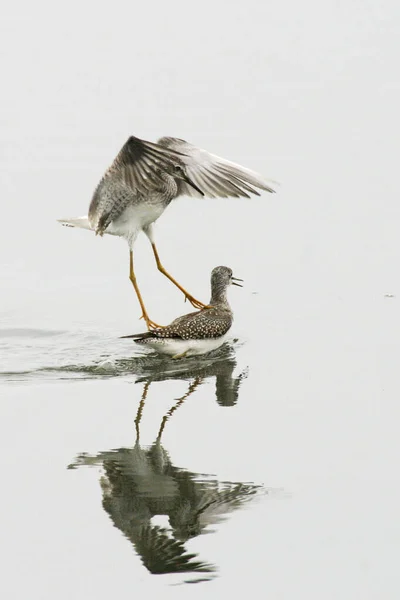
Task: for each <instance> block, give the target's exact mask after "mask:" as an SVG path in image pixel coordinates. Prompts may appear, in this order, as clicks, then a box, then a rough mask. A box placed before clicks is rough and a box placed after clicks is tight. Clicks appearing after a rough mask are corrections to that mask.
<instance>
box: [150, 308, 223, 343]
mask: <svg viewBox="0 0 400 600" xmlns="http://www.w3.org/2000/svg"><path fill="white" fill-rule="evenodd" d="M232 322H233V317H232V313H231V312H230V311H226V312H224V313H221V312H220V311H218V313H217V312H216V311H214V310H213V309H212V308H203V309H202V310H200V311H198V312H193V313H189V314H187V315H183V316H182V317H178V318H177V319H175V320H174V321H172V323H171V324H170V325H168V326H167V327H164V328H162V329H155V330H153V331H151V332H150V333H151V335H152V337H158V338H178V339H182V340H187V339H197V340H201V339H210V338H218V337H220V336H221V335H225V333H227V332H228V331H229V329H230V328H231V326H232Z"/></svg>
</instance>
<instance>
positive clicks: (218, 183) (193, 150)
mask: <svg viewBox="0 0 400 600" xmlns="http://www.w3.org/2000/svg"><path fill="white" fill-rule="evenodd" d="M157 144H158V145H159V146H163V147H164V148H166V149H167V150H174V151H176V152H179V158H180V161H181V163H183V165H184V167H185V172H186V174H187V176H188V177H189V179H191V180H192V181H193V182H194V183H195V184H196V185H197V186H198V187H199V188H200V189H201V190H202V191H203V192H204V194H205V195H206V196H209V197H210V198H217V197H225V198H226V197H245V198H248V197H249V196H248V194H247V192H249V193H251V194H256V195H258V196H259V195H260V192H259V191H258V190H265V191H267V192H271V193H272V192H274V189H273V188H272V187H271V185H270V183H269V182H268V180H267V179H265V178H264V177H263V176H262V175H260V174H259V173H256V172H255V171H252V170H251V169H247V168H246V167H242V166H241V165H238V164H236V163H234V162H231V161H229V160H226V159H225V158H221V157H219V156H216V155H215V154H210V153H209V152H206V151H205V150H202V149H201V148H197V147H196V146H193V145H192V144H189V143H188V142H186V141H185V140H181V139H179V138H171V137H164V138H161V139H159V140H158V142H157ZM177 183H178V186H179V192H180V194H185V195H189V196H197V197H198V196H199V193H198V192H196V190H194V189H193V188H191V187H190V186H189V185H187V184H186V183H185V182H183V181H177ZM257 188H258V189H257Z"/></svg>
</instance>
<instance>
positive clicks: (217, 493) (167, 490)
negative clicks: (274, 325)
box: [69, 361, 262, 577]
mask: <svg viewBox="0 0 400 600" xmlns="http://www.w3.org/2000/svg"><path fill="white" fill-rule="evenodd" d="M228 363H229V361H228ZM233 363H234V364H233V365H232V364H227V363H226V362H225V363H224V364H223V365H222V364H219V365H217V364H216V365H215V368H214V370H213V369H211V367H209V368H205V365H204V363H203V365H202V367H201V369H200V371H196V375H195V376H194V377H193V378H192V379H191V380H190V382H189V383H188V387H187V390H186V392H185V394H183V396H181V397H180V398H178V399H176V400H175V402H174V404H173V405H172V406H171V408H170V409H169V410H168V411H167V413H166V414H165V415H164V417H163V418H162V420H161V422H160V424H159V426H158V432H157V435H156V439H155V441H154V443H153V444H152V445H150V446H141V444H140V424H141V420H142V415H143V413H144V411H145V407H146V399H147V397H148V394H149V389H150V386H151V383H152V381H155V380H157V381H160V380H161V379H172V378H174V379H183V378H187V376H188V371H187V370H184V373H177V372H175V373H174V374H172V372H170V373H165V372H164V374H161V373H160V372H158V375H157V374H156V372H154V371H152V372H151V373H148V374H147V377H146V376H145V375H144V373H143V374H142V377H141V381H142V382H143V381H144V387H143V392H142V396H141V400H140V403H139V406H138V410H137V414H136V418H135V428H136V441H135V445H134V446H133V447H132V448H120V449H118V450H112V451H106V452H100V453H98V454H97V455H95V456H90V455H87V454H81V455H80V456H78V458H77V459H76V461H75V462H74V463H73V464H71V465H70V466H69V468H70V469H74V468H77V467H80V466H84V465H86V466H89V465H102V467H103V469H104V474H103V476H102V477H101V488H102V493H103V508H104V509H105V511H106V512H107V513H108V515H109V517H110V518H111V520H112V522H113V524H114V525H115V526H116V527H117V528H118V529H120V530H121V531H122V532H123V534H124V535H125V536H126V537H127V538H128V539H129V540H130V542H131V543H132V544H133V546H134V548H135V550H136V552H137V553H138V554H139V556H140V558H141V560H142V562H143V564H144V566H145V567H146V568H147V569H148V570H149V571H150V572H151V573H153V574H160V573H179V572H181V573H182V572H194V571H197V572H203V573H208V576H207V577H210V576H211V573H212V572H213V571H215V570H216V566H215V565H213V564H210V563H208V562H206V561H204V560H201V559H200V558H199V557H198V555H197V554H194V553H191V552H189V551H188V550H187V549H186V547H185V544H186V543H187V542H188V541H189V540H190V539H191V538H194V537H196V536H198V535H200V534H203V533H211V531H210V526H212V525H213V524H216V523H219V522H220V521H221V520H223V519H224V517H225V516H226V515H227V514H228V513H230V512H233V511H235V510H237V509H238V508H240V507H242V506H243V505H244V504H245V503H246V502H247V501H249V500H250V499H251V498H253V497H254V495H255V494H257V492H258V491H260V490H261V489H262V486H258V485H254V484H251V483H250V484H249V483H237V482H236V483H233V482H220V481H218V480H217V479H216V478H215V477H214V476H213V477H211V476H207V475H204V474H201V475H200V474H197V473H193V472H190V471H188V470H186V469H184V468H179V467H177V466H175V465H173V464H172V462H171V459H170V457H169V454H168V452H167V451H166V450H165V448H164V447H163V445H162V436H163V433H164V431H165V428H166V426H167V424H168V422H169V421H170V420H171V418H172V417H173V415H174V413H175V412H176V411H177V410H178V409H179V407H180V406H182V404H184V403H185V402H186V401H187V400H188V399H189V398H190V397H191V396H192V395H193V394H194V393H195V392H196V390H197V389H198V388H199V386H201V385H202V383H203V382H204V380H205V379H206V378H207V377H210V376H211V375H212V374H213V375H215V376H216V379H217V384H216V397H217V401H218V402H219V404H221V405H223V406H232V404H235V402H236V401H237V398H238V392H239V387H240V382H241V380H242V379H243V377H244V376H245V375H244V374H243V373H242V374H241V375H239V376H238V377H236V378H233V377H232V373H233V368H234V366H235V364H236V363H235V361H233ZM192 373H193V371H192ZM161 515H162V516H164V517H167V519H168V526H165V527H162V526H160V525H158V524H155V523H154V518H156V517H159V516H161Z"/></svg>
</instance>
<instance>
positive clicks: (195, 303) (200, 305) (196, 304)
mask: <svg viewBox="0 0 400 600" xmlns="http://www.w3.org/2000/svg"><path fill="white" fill-rule="evenodd" d="M151 247H152V248H153V252H154V258H155V259H156V263H157V268H158V270H159V271H160V272H161V273H162V274H163V275H165V277H168V279H169V280H170V281H172V283H173V284H174V285H176V287H177V288H178V289H180V290H181V292H183V293H184V294H185V299H187V300H189V302H190V304H191V305H192V306H194V308H197V309H199V310H200V309H202V308H209V307H208V304H203V302H200V300H196V298H194V296H192V294H189V292H187V291H186V290H185V288H184V287H182V286H181V285H180V284H179V283H178V282H177V281H176V280H175V279H174V278H173V277H172V275H170V274H169V273H168V271H167V270H166V269H165V268H164V267H163V265H162V264H161V260H160V257H159V256H158V252H157V248H156V245H155V244H154V243H153V242H152V243H151Z"/></svg>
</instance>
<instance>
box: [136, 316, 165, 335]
mask: <svg viewBox="0 0 400 600" xmlns="http://www.w3.org/2000/svg"><path fill="white" fill-rule="evenodd" d="M140 318H141V319H144V320H145V321H146V325H147V329H148V330H149V331H151V330H152V329H162V328H163V327H165V325H158V323H155V322H154V321H152V320H151V319H149V317H148V316H147V315H142V316H141V317H140Z"/></svg>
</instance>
